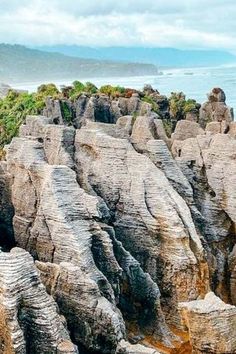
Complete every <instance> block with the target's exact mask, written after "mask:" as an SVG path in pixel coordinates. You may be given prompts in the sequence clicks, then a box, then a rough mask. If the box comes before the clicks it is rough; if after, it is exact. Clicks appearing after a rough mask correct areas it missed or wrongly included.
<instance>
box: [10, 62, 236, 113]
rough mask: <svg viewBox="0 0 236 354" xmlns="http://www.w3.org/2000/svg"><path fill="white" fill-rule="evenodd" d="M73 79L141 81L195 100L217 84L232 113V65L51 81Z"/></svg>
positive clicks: (135, 84) (235, 82) (235, 93)
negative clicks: (181, 92)
mask: <svg viewBox="0 0 236 354" xmlns="http://www.w3.org/2000/svg"><path fill="white" fill-rule="evenodd" d="M74 80H80V81H82V82H86V81H91V82H93V83H94V84H95V85H96V86H98V87H99V86H101V85H104V84H111V85H120V86H125V87H131V88H136V89H141V88H143V86H144V85H145V84H151V85H152V86H153V87H154V88H155V89H158V91H159V92H160V93H161V94H163V95H167V96H169V95H170V93H171V92H179V91H183V92H184V93H185V94H186V97H187V98H193V99H195V100H196V101H198V102H199V103H203V102H205V101H206V100H207V93H208V92H210V91H211V89H212V88H213V87H220V88H222V89H223V90H224V91H225V93H226V97H227V104H228V105H229V106H231V107H233V108H234V111H235V112H236V64H235V66H221V67H206V68H181V69H163V70H162V71H160V74H159V75H156V76H134V77H107V78H96V77H94V78H88V79H86V78H85V79H84V78H83V79H80V78H69V79H67V80H61V81H60V80H59V79H58V80H56V81H54V83H55V84H56V85H58V86H60V85H69V84H71V83H72V82H73V81H74ZM42 83H45V81H43V82H35V83H24V82H22V83H17V84H14V87H15V88H21V89H26V90H29V91H35V90H36V89H37V87H38V86H39V85H40V84H42Z"/></svg>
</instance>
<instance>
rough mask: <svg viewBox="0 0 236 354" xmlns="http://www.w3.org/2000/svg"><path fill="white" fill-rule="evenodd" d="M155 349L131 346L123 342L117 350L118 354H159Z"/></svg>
mask: <svg viewBox="0 0 236 354" xmlns="http://www.w3.org/2000/svg"><path fill="white" fill-rule="evenodd" d="M158 353H159V352H157V351H156V350H154V349H150V348H146V347H144V346H142V345H139V344H137V345H131V344H129V343H127V342H125V341H121V342H120V343H119V345H118V348H117V354H158Z"/></svg>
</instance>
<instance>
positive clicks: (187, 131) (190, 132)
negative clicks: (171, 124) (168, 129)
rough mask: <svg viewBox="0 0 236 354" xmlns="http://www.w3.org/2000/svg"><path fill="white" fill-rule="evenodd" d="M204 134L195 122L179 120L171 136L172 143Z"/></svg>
mask: <svg viewBox="0 0 236 354" xmlns="http://www.w3.org/2000/svg"><path fill="white" fill-rule="evenodd" d="M202 134H205V133H204V130H203V129H202V128H201V127H200V126H199V124H198V123H196V122H191V121H188V120H180V121H179V122H178V123H177V125H176V128H175V131H174V133H173V134H172V137H171V139H172V141H175V140H185V139H188V138H196V136H197V135H202Z"/></svg>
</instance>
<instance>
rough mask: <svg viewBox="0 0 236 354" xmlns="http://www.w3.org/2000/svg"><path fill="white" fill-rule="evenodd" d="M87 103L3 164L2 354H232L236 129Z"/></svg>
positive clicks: (29, 136) (36, 127) (24, 140)
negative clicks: (170, 128) (173, 122)
mask: <svg viewBox="0 0 236 354" xmlns="http://www.w3.org/2000/svg"><path fill="white" fill-rule="evenodd" d="M146 89H148V88H146ZM150 94H152V95H153V99H156V100H158V97H159V96H160V95H159V94H158V93H157V92H151V93H150ZM215 94H217V95H218V96H219V92H218V93H215ZM222 95H223V93H222V92H221V96H219V97H218V96H217V97H218V98H217V99H219V100H222V99H223V98H224V97H222ZM82 99H83V100H84V103H83V104H82V103H81V102H80V104H79V107H77V108H78V112H77V113H76V114H75V116H74V121H73V122H74V126H66V125H64V124H60V123H63V121H64V120H63V117H62V116H60V112H61V111H60V106H56V103H55V102H54V108H53V107H51V111H49V110H48V111H47V115H48V117H44V116H39V117H32V116H29V117H27V119H26V122H25V124H24V125H23V126H22V127H21V129H20V137H18V138H14V139H13V141H12V142H11V144H10V145H9V146H8V147H7V148H6V150H7V156H6V161H5V162H1V164H0V193H1V196H2V198H1V202H0V228H1V230H4V232H3V233H2V235H3V236H1V238H0V241H1V244H0V246H1V247H2V252H1V253H0V263H1V264H0V308H1V313H2V318H3V319H4V320H3V321H2V322H1V325H0V338H1V341H0V344H1V346H0V353H14V352H16V353H39V352H40V353H54V352H55V353H76V352H78V351H80V352H81V353H83V352H84V350H85V351H86V353H99V354H101V353H104V354H106V353H107V354H128V353H129V354H139V353H140V354H145V353H147V354H156V353H162V354H163V353H176V354H178V353H191V352H193V353H222V354H223V353H236V348H235V344H234V339H232V340H231V337H234V336H235V333H234V328H235V313H236V312H235V311H236V310H235V307H234V306H233V305H236V300H235V284H236V246H235V244H236V242H235V241H236V238H235V222H236V220H235V215H236V211H235V208H236V202H235V200H236V196H235V188H234V185H235V183H236V180H235V175H236V173H235V172H236V171H235V169H236V164H235V161H236V158H235V151H236V150H235V148H236V140H235V134H234V131H235V127H234V123H231V124H229V122H228V118H227V117H226V116H224V119H223V118H222V121H219V120H215V119H214V118H213V117H212V118H211V119H212V122H210V123H209V125H207V127H206V129H203V128H202V127H201V126H200V125H199V124H198V123H197V122H196V121H194V120H182V121H180V122H178V123H177V126H176V129H175V132H174V134H173V135H172V137H171V139H170V138H168V137H167V135H166V132H165V129H164V125H163V121H162V119H160V118H161V117H158V116H157V114H155V113H153V112H151V111H150V112H149V113H148V112H147V111H146V112H145V115H138V116H136V115H132V112H133V110H135V111H136V112H141V111H142V109H143V107H144V106H143V107H140V106H139V104H140V100H139V99H138V97H137V96H135V95H133V97H132V100H133V103H132V100H131V101H129V100H128V99H127V100H126V99H124V100H126V101H124V102H125V103H124V102H123V103H124V105H125V106H122V104H123V103H122V104H121V101H120V102H119V114H117V115H115V114H114V112H115V111H114V110H113V111H112V113H111V105H110V103H109V102H110V101H109V102H108V101H107V100H106V97H97V98H96V97H92V98H91V97H90V98H88V97H83V96H81V97H80V100H82ZM137 99H138V100H137ZM118 101H119V100H116V101H115V102H116V104H117V102H118ZM223 101H224V100H223ZM223 101H221V102H223ZM135 102H136V103H135ZM219 102H220V101H219ZM77 103H78V102H77ZM131 103H132V104H133V106H132V104H131ZM142 104H146V103H145V102H142ZM128 105H129V107H128ZM82 106H83V111H81V109H82V108H81V107H82ZM131 106H132V107H131ZM112 107H113V108H112V109H114V106H112ZM121 107H123V108H122V109H121ZM124 107H126V108H124ZM72 108H73V107H72ZM116 108H117V106H116ZM149 108H150V107H149ZM48 109H49V108H48ZM73 109H74V108H73ZM163 109H164V105H163ZM98 112H100V113H99V114H100V115H101V116H100V115H98ZM147 113H148V114H147ZM130 114H131V115H130ZM91 117H92V118H91ZM100 117H101V118H100ZM111 117H113V118H111ZM114 117H115V118H114ZM223 124H227V125H228V128H229V129H224V130H222V126H223ZM77 127H80V129H75V128H77ZM15 244H16V245H17V247H18V248H16V249H13V250H12V251H11V252H10V253H9V251H10V249H11V248H12V247H13V246H14V245H15ZM3 251H4V252H3ZM32 257H33V258H32ZM33 259H34V261H35V264H34V263H33ZM36 267H37V271H36ZM39 274H40V279H39ZM209 291H213V292H214V293H215V294H216V295H217V296H218V297H219V298H217V297H216V295H214V294H213V293H210V294H208V293H209ZM207 294H208V295H207ZM220 299H221V300H220ZM222 300H223V301H224V302H225V303H223V302H222ZM229 303H230V304H231V305H228V304H229ZM56 304H57V305H56ZM9 306H10V310H9ZM12 321H13V322H12ZM199 321H201V323H202V324H203V325H204V326H203V327H202V331H201V330H200V329H199V328H197V326H196V324H197V323H198V322H199ZM49 322H50V323H51V325H50V326H49V325H48V323H49ZM56 322H57V325H56V324H55V323H56ZM12 323H13V324H12ZM48 326H49V327H50V328H49V327H48ZM209 328H211V330H210V331H211V335H209V336H208V334H207V333H208V331H209ZM221 336H225V337H224V340H219V338H221ZM29 338H33V339H32V340H31V341H30V340H29ZM43 339H44V342H43ZM138 342H139V343H138ZM77 346H78V349H77ZM216 347H217V349H216ZM19 348H20V349H19ZM39 348H41V349H39ZM17 350H18V351H17ZM39 350H41V351H39Z"/></svg>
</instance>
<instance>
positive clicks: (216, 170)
mask: <svg viewBox="0 0 236 354" xmlns="http://www.w3.org/2000/svg"><path fill="white" fill-rule="evenodd" d="M235 144H236V140H235V139H234V138H232V137H231V136H230V135H229V134H216V135H212V136H197V138H192V139H186V140H185V141H183V142H182V144H181V146H179V153H178V155H177V157H176V159H177V161H178V163H179V165H180V166H181V168H182V171H183V172H184V174H185V176H186V177H187V178H188V180H189V182H190V184H191V186H192V188H193V192H194V200H195V204H196V206H197V208H198V210H199V212H200V214H201V216H202V217H201V218H200V219H199V220H198V221H197V220H196V224H198V225H199V226H198V227H199V228H201V230H202V235H203V236H204V238H205V241H206V242H204V244H205V249H206V251H207V252H208V264H209V265H210V273H211V285H212V289H213V290H214V291H216V294H217V295H218V296H221V297H222V298H223V299H224V300H225V301H229V299H230V291H229V274H228V261H227V260H228V255H229V254H230V252H231V251H232V248H233V246H234V244H235V226H234V225H235V215H236V214H235V206H236V204H235V187H234V186H235V183H236V180H235V172H236V163H235V148H236V145H235ZM231 292H232V291H231Z"/></svg>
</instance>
